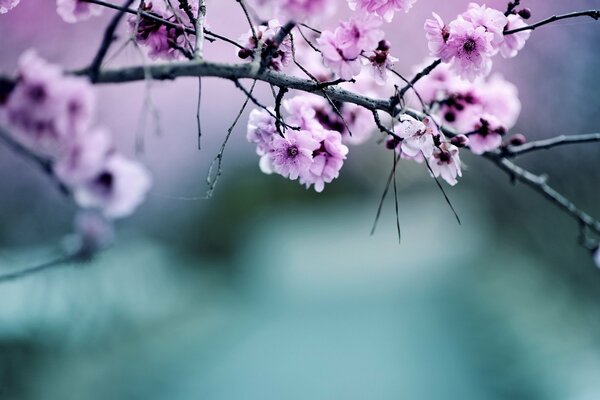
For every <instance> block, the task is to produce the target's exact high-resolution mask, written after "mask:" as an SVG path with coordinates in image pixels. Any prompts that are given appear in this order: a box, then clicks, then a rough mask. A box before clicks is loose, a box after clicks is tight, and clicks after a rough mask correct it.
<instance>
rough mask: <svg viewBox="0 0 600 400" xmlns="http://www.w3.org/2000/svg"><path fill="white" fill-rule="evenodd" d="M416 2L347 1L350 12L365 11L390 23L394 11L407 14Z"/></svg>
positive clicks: (407, 0)
mask: <svg viewBox="0 0 600 400" xmlns="http://www.w3.org/2000/svg"><path fill="white" fill-rule="evenodd" d="M416 2H417V0H348V5H349V6H350V8H351V9H352V10H360V11H365V12H367V13H369V14H373V15H377V16H379V17H381V18H383V19H385V20H386V21H387V22H392V19H393V18H394V14H395V13H396V11H404V12H408V10H410V8H411V7H412V6H413V4H415V3H416Z"/></svg>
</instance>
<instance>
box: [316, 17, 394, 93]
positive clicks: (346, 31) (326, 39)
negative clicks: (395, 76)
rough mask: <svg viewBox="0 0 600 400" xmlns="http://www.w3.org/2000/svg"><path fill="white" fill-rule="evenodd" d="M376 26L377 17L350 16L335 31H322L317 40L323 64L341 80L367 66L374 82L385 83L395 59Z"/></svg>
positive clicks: (348, 78) (378, 22)
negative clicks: (369, 67) (370, 70)
mask: <svg viewBox="0 0 600 400" xmlns="http://www.w3.org/2000/svg"><path fill="white" fill-rule="evenodd" d="M380 26H381V20H380V19H379V18H376V17H373V16H367V17H364V16H362V17H358V16H354V17H352V18H351V19H350V20H348V21H342V22H341V23H340V24H339V25H338V27H337V28H336V29H335V31H328V30H325V31H323V32H322V33H321V36H320V37H319V38H318V39H317V43H318V44H319V49H320V51H321V54H322V56H323V63H324V64H325V65H326V66H327V67H329V68H330V69H331V71H333V72H334V73H335V74H336V75H337V76H339V77H340V78H341V79H344V80H350V79H352V78H354V77H355V76H358V75H359V74H360V72H361V70H362V67H363V65H364V64H369V65H370V66H371V69H372V74H373V76H374V77H375V80H376V82H378V83H379V84H382V85H383V84H385V82H386V80H387V70H388V68H391V66H392V65H393V63H394V62H395V61H397V59H396V58H394V57H392V56H391V55H390V54H389V51H390V43H389V42H388V41H387V40H384V39H383V37H384V32H383V30H381V29H380Z"/></svg>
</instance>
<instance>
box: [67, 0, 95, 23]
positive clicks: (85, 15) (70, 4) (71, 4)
mask: <svg viewBox="0 0 600 400" xmlns="http://www.w3.org/2000/svg"><path fill="white" fill-rule="evenodd" d="M56 12H57V13H58V15H60V16H61V18H62V19H63V20H64V21H65V22H69V23H75V22H79V21H85V20H87V19H89V18H91V17H93V16H97V15H100V14H102V7H100V6H98V5H97V4H91V3H88V2H86V1H83V0H57V1H56Z"/></svg>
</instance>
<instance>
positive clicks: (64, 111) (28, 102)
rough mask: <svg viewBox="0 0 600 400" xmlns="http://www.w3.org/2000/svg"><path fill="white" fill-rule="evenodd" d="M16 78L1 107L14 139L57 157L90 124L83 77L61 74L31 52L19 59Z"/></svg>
mask: <svg viewBox="0 0 600 400" xmlns="http://www.w3.org/2000/svg"><path fill="white" fill-rule="evenodd" d="M18 71H19V79H18V82H17V85H16V87H15V88H14V90H13V91H12V92H11V94H10V96H9V98H8V100H7V103H6V107H5V118H6V121H7V124H8V125H9V127H10V128H11V131H12V133H13V135H14V137H15V139H16V140H18V141H19V142H21V143H22V144H23V145H25V146H27V147H28V148H30V149H31V150H33V151H35V152H37V153H38V154H42V155H45V156H49V157H57V156H59V155H60V154H61V153H62V152H64V151H65V150H67V149H68V148H69V146H70V145H71V143H73V142H74V141H75V140H76V137H77V136H78V135H79V134H81V133H82V132H83V131H84V130H85V129H87V128H88V127H89V125H90V122H91V118H92V116H93V110H94V104H95V98H94V94H93V91H92V90H93V89H92V87H91V85H90V84H89V83H88V82H87V81H86V80H85V79H83V78H75V77H65V76H63V75H62V72H61V70H60V68H58V67H57V66H55V65H52V64H49V63H47V62H46V61H44V60H43V59H41V58H40V57H38V56H37V55H36V54H35V52H33V51H27V52H25V53H24V54H23V55H22V56H21V58H20V59H19V69H18Z"/></svg>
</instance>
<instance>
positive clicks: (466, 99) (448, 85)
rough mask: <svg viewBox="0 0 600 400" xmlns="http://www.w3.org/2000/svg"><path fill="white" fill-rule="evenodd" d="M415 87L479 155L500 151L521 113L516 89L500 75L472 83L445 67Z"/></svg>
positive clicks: (423, 98) (426, 77)
mask: <svg viewBox="0 0 600 400" xmlns="http://www.w3.org/2000/svg"><path fill="white" fill-rule="evenodd" d="M429 62H430V60H427V61H426V63H424V65H425V64H428V63H429ZM421 69H422V66H419V67H417V68H416V70H421ZM415 88H416V90H417V91H418V92H419V93H420V96H421V99H422V100H423V101H424V102H426V103H427V104H429V105H431V108H432V112H433V113H434V114H435V115H437V116H438V117H439V119H440V120H441V121H443V122H444V124H446V125H447V126H449V127H451V128H454V129H455V130H457V131H459V132H460V133H463V134H466V135H468V136H469V139H470V141H469V142H470V143H469V147H470V148H471V150H472V151H473V152H474V153H476V154H482V153H484V152H486V151H490V150H494V149H496V148H498V147H499V146H500V145H501V144H502V137H503V136H504V135H505V134H506V133H507V131H508V130H509V129H511V128H512V127H513V126H514V125H515V123H516V121H517V118H518V117H519V114H520V112H521V102H520V101H519V97H518V90H517V88H516V86H515V85H513V84H512V83H510V82H508V81H506V80H505V79H504V78H503V77H502V76H501V75H499V74H494V75H491V76H490V77H488V78H485V79H484V78H479V79H476V80H475V81H473V82H471V81H468V80H463V79H461V78H459V77H457V76H456V75H455V74H453V72H452V70H451V67H449V66H448V65H447V64H442V65H440V66H438V67H437V68H436V69H435V70H433V71H432V72H431V73H430V74H429V75H427V76H425V77H424V78H422V79H421V80H420V81H419V82H417V84H416V85H415Z"/></svg>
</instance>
